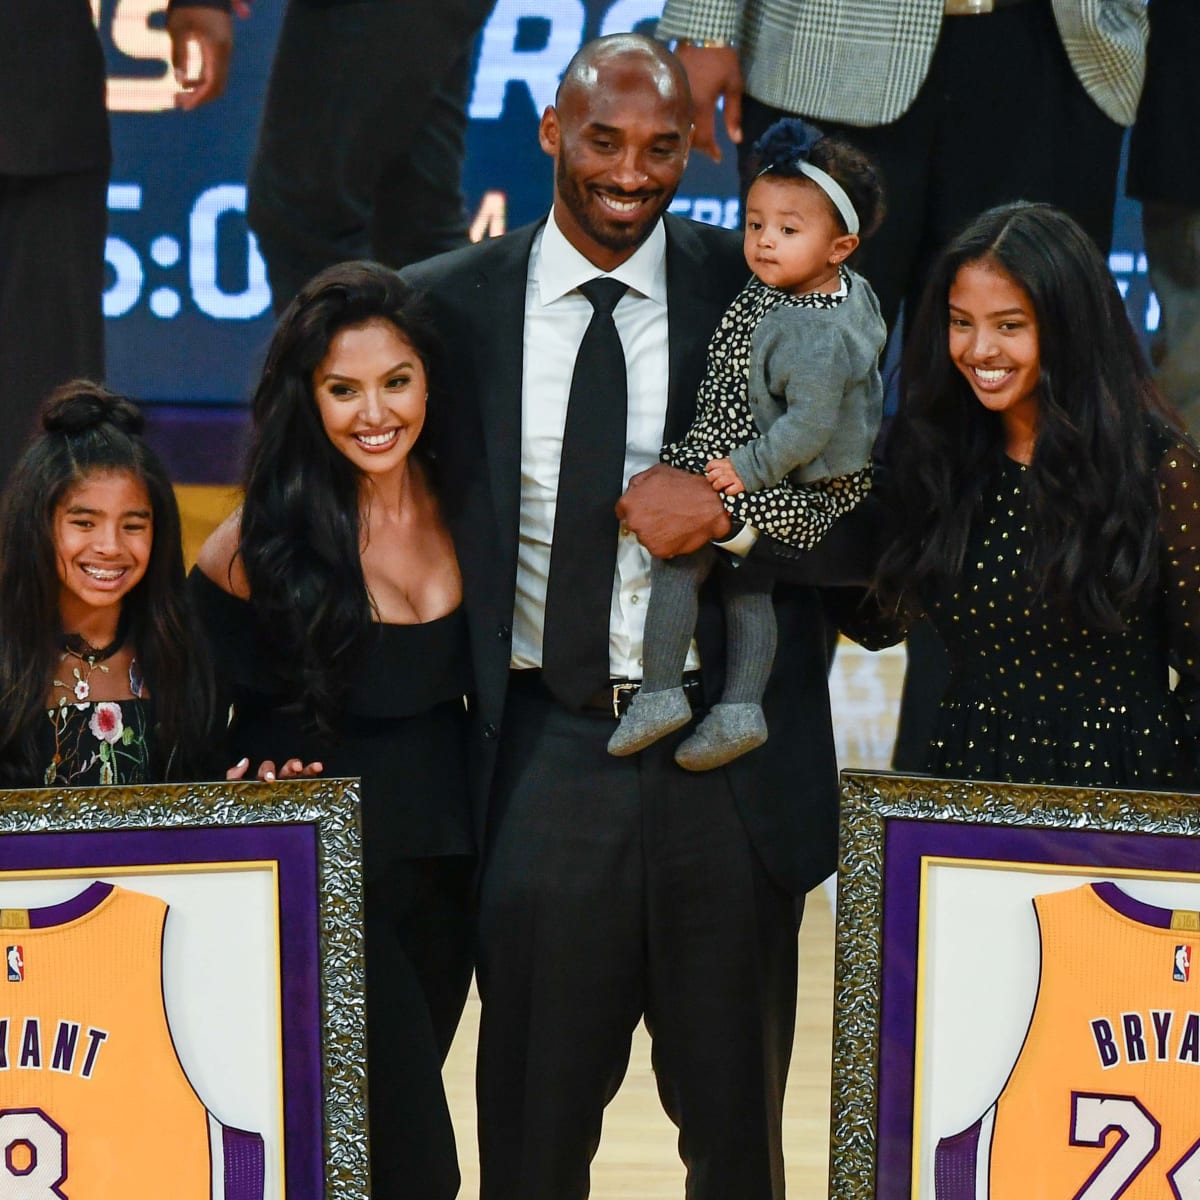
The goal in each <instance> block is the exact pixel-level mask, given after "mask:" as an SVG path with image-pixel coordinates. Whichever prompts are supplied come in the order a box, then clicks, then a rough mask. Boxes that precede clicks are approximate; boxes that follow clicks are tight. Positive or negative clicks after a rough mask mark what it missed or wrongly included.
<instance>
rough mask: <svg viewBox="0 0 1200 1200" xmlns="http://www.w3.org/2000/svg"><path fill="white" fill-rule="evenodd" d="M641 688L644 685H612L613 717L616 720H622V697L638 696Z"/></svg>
mask: <svg viewBox="0 0 1200 1200" xmlns="http://www.w3.org/2000/svg"><path fill="white" fill-rule="evenodd" d="M641 686H642V685H641V684H640V683H632V682H630V683H614V684H613V685H612V704H613V717H614V718H615V719H616V720H618V721H619V720H620V719H621V697H622V696H625V695H629V696H634V695H636V694H637V690H638V688H640V687H641Z"/></svg>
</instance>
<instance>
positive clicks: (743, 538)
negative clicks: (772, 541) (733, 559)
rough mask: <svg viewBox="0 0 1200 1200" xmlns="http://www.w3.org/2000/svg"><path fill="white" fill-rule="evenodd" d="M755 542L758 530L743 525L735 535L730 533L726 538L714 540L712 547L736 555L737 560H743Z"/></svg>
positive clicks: (751, 526)
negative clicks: (717, 547)
mask: <svg viewBox="0 0 1200 1200" xmlns="http://www.w3.org/2000/svg"><path fill="white" fill-rule="evenodd" d="M757 541H758V530H757V529H755V528H754V526H753V525H743V526H742V527H741V529H739V530H738V531H737V533H731V534H730V535H729V537H727V538H722V539H717V538H714V539H713V545H714V546H719V547H720V548H721V549H722V550H727V551H728V552H729V553H730V554H735V555H737V557H738V558H745V557H746V555H747V554H749V553H750V551H751V550H752V549H753V548H754V543H755V542H757Z"/></svg>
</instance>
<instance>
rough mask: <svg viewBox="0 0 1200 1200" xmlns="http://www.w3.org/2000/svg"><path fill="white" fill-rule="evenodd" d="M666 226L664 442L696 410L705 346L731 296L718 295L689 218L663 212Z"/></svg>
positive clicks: (673, 437) (681, 429) (681, 428)
mask: <svg viewBox="0 0 1200 1200" xmlns="http://www.w3.org/2000/svg"><path fill="white" fill-rule="evenodd" d="M664 222H665V225H666V231H667V329H668V338H669V343H670V344H669V347H668V361H669V364H670V367H669V377H668V382H667V420H666V425H665V427H664V437H663V440H664V442H674V441H678V440H679V438H681V437H682V436H683V435H684V434H685V433H686V432H687V429H688V426H689V425H690V424H691V421H692V417H693V415H694V414H695V411H696V388H697V385H698V384H699V381H700V376H701V374H702V373H703V369H704V353H705V347H706V346H707V345H708V338H709V336H710V335H711V333H712V331H713V329H714V328H715V327H716V324H717V321H718V319H719V318H720V316H721V314H722V313H723V312H724V311H725V303H726V300H727V299H728V297H726V296H724V295H721V296H716V295H715V294H714V293H713V289H712V287H711V281H710V280H709V277H708V273H707V272H706V270H705V262H704V257H705V256H704V247H703V244H702V243H701V241H700V238H699V237H698V236H697V235H696V232H695V230H693V229H692V228H691V227H690V222H688V221H685V220H681V219H677V218H674V217H666V218H664Z"/></svg>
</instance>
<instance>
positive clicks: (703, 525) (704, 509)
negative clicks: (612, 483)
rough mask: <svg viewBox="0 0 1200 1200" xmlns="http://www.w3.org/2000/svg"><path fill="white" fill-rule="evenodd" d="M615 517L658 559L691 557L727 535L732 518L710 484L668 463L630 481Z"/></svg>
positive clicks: (654, 467) (658, 465)
mask: <svg viewBox="0 0 1200 1200" xmlns="http://www.w3.org/2000/svg"><path fill="white" fill-rule="evenodd" d="M617 516H618V517H620V518H621V523H622V524H623V525H624V526H625V527H626V528H627V529H629V530H630V531H631V532H632V533H634V534H636V535H637V539H638V541H639V542H641V543H642V545H643V546H645V547H646V549H647V550H649V551H650V553H651V554H653V555H654V557H655V558H674V557H675V556H676V555H677V554H690V553H691V552H692V551H693V550H699V549H700V547H701V546H703V545H704V543H705V542H710V541H712V540H713V538H722V537H725V536H726V534H728V533H729V514H728V513H727V512H726V511H725V509H724V507H723V506H722V504H721V498H720V497H719V496H718V495H717V494H716V492H714V491H713V490H712V488H711V487H710V486H709V484H708V480H707V479H705V478H704V476H703V475H693V474H692V473H691V472H690V471H680V470H678V469H677V468H675V467H668V466H666V465H665V464H664V463H658V464H657V465H655V466H653V467H651V468H650V469H649V470H648V471H642V472H641V473H640V474H638V475H635V476H634V477H633V478H632V479H631V480H630V481H629V490H628V491H627V492H626V493H625V495H623V496H622V497H621V498H620V500H618V501H617Z"/></svg>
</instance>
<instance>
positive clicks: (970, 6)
mask: <svg viewBox="0 0 1200 1200" xmlns="http://www.w3.org/2000/svg"><path fill="white" fill-rule="evenodd" d="M995 9H996V5H995V0H946V3H945V8H944V10H943V11H944V12H945V14H946V16H948V17H975V16H979V15H980V14H981V13H990V12H994V11H995Z"/></svg>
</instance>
